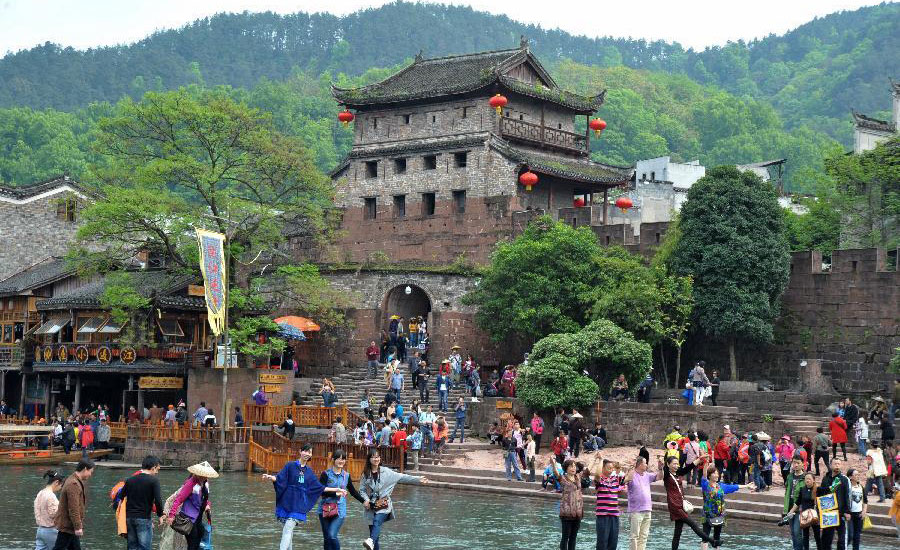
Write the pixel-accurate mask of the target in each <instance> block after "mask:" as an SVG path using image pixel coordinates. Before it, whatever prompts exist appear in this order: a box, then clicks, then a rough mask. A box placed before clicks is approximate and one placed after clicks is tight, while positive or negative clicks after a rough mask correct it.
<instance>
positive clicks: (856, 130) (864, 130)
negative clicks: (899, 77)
mask: <svg viewBox="0 0 900 550" xmlns="http://www.w3.org/2000/svg"><path fill="white" fill-rule="evenodd" d="M891 96H892V98H893V109H892V116H891V121H890V122H888V121H886V120H879V119H877V118H872V117H869V116H866V115H864V114H861V113H857V112H856V111H853V152H854V153H856V154H859V153H862V152H864V151H870V150H872V149H874V148H875V146H876V145H878V144H879V143H881V142H884V141H887V140H889V139H890V138H892V137H894V136H895V135H897V134H898V133H900V82H894V81H893V80H892V81H891Z"/></svg>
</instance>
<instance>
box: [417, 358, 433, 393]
mask: <svg viewBox="0 0 900 550" xmlns="http://www.w3.org/2000/svg"><path fill="white" fill-rule="evenodd" d="M428 376H429V375H428V363H427V362H425V361H419V375H418V377H417V379H416V384H417V387H418V388H419V401H421V402H422V403H428V402H430V401H431V388H430V386H429V385H428V382H429V380H428Z"/></svg>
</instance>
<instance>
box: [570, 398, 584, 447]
mask: <svg viewBox="0 0 900 550" xmlns="http://www.w3.org/2000/svg"><path fill="white" fill-rule="evenodd" d="M586 431H587V426H585V425H584V417H583V416H581V413H579V412H578V411H577V410H575V409H572V415H571V416H570V417H569V453H570V454H571V455H572V456H574V457H576V458H577V457H578V455H579V454H581V440H582V438H584V434H585V432H586Z"/></svg>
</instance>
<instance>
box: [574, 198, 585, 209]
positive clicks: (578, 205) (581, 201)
mask: <svg viewBox="0 0 900 550" xmlns="http://www.w3.org/2000/svg"><path fill="white" fill-rule="evenodd" d="M572 204H574V205H575V208H581V207H582V206H584V199H583V198H581V197H578V198H577V199H575V201H574V202H573V203H572Z"/></svg>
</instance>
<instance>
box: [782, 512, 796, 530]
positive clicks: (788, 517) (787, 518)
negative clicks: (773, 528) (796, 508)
mask: <svg viewBox="0 0 900 550" xmlns="http://www.w3.org/2000/svg"><path fill="white" fill-rule="evenodd" d="M792 519H794V514H788V515H786V516H783V517H782V518H781V521H779V522H778V526H779V527H783V526H785V525H787V524H788V523H790V522H791V520H792Z"/></svg>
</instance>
